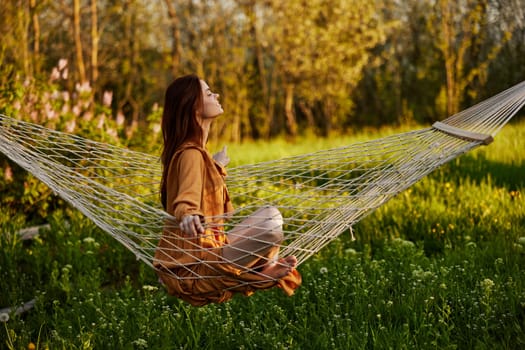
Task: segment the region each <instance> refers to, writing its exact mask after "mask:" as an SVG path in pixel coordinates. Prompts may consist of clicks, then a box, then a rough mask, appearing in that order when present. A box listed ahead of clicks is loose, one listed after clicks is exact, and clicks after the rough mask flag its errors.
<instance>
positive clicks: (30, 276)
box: [0, 122, 525, 349]
mask: <svg viewBox="0 0 525 350" xmlns="http://www.w3.org/2000/svg"><path fill="white" fill-rule="evenodd" d="M391 131H392V132H395V130H391ZM383 133H388V130H385V131H383ZM377 136H378V134H373V133H370V134H369V135H368V137H369V138H375V137H377ZM364 138H365V135H364V134H363V135H357V136H356V137H355V138H354V137H343V136H341V137H337V138H332V139H330V140H326V139H313V138H305V139H301V140H297V142H295V143H293V144H290V143H286V142H285V141H282V140H280V141H275V142H272V143H266V144H262V143H258V144H255V143H254V144H247V145H243V146H242V147H241V146H232V147H230V148H229V151H230V155H231V157H232V158H233V159H237V160H234V163H233V164H234V165H235V164H236V162H237V164H239V163H252V162H258V161H262V160H266V159H271V158H273V157H277V156H285V155H289V154H298V153H304V152H310V151H314V150H316V149H319V148H328V147H332V146H339V145H342V144H346V143H351V142H354V141H355V140H356V139H359V140H361V139H364ZM524 149H525V122H519V123H514V124H511V125H508V126H506V127H505V128H504V129H503V130H502V132H501V133H500V134H499V135H498V136H497V137H496V140H495V142H494V143H493V144H491V145H490V146H489V147H484V148H481V149H478V150H476V151H474V152H472V153H469V154H467V155H465V156H463V157H461V158H459V159H458V160H455V161H453V162H452V163H450V164H448V165H446V166H445V167H443V168H441V169H439V170H437V171H436V172H434V173H433V174H431V175H430V176H428V177H427V178H425V179H424V180H423V181H421V182H419V183H417V184H416V185H415V186H413V187H412V188H410V190H408V191H406V192H404V193H402V194H400V195H399V196H397V197H396V198H395V199H393V200H392V201H390V202H389V203H388V204H386V205H385V206H383V207H381V208H380V209H379V210H377V211H376V212H374V213H373V214H372V215H370V216H369V217H367V218H365V219H364V220H363V221H361V222H360V223H359V224H358V225H357V226H356V227H354V230H355V234H356V237H357V240H356V241H351V240H350V235H349V234H343V235H342V236H341V237H340V238H338V239H337V240H336V241H335V242H333V243H332V244H330V245H329V246H328V247H326V248H324V249H323V250H322V251H321V252H319V253H318V254H317V255H315V256H314V257H312V258H311V259H310V260H308V261H307V262H306V263H305V264H303V265H301V267H300V271H301V273H302V275H303V281H304V282H303V285H302V286H301V288H300V289H299V290H298V291H297V293H296V295H295V296H293V297H286V296H285V295H284V294H283V293H282V292H281V291H279V290H271V291H267V292H260V293H256V294H255V295H254V296H252V297H250V298H245V297H236V298H234V300H232V301H231V302H229V303H226V304H221V305H210V306H207V307H204V308H195V307H191V306H188V305H186V304H184V303H182V302H180V301H179V300H177V299H175V298H172V297H169V296H167V295H166V294H165V292H164V291H163V290H162V289H161V288H159V285H158V283H157V282H156V280H157V279H156V276H155V274H154V273H153V271H152V270H151V269H149V268H148V267H146V266H145V265H144V264H141V263H140V262H137V261H136V260H135V258H134V256H133V255H132V254H131V253H130V252H129V251H127V250H126V249H125V248H123V247H122V246H120V245H119V244H118V243H117V242H116V241H114V240H113V239H112V238H111V237H110V236H109V235H107V234H104V233H102V232H101V231H100V230H99V229H97V228H96V227H94V225H93V224H92V223H90V222H89V221H88V220H87V219H85V218H83V217H81V216H80V215H79V214H78V213H77V212H75V211H74V210H69V209H68V210H65V211H60V212H59V211H57V212H55V213H54V214H53V215H52V216H51V217H50V218H49V222H50V224H51V228H50V229H49V230H46V231H45V232H42V233H41V235H40V236H39V237H38V238H37V239H36V240H33V241H31V242H27V241H26V242H22V241H20V240H19V239H18V238H17V236H16V234H15V232H16V231H17V230H18V229H19V228H20V227H19V226H18V225H17V224H14V223H12V224H11V225H8V224H5V225H3V226H2V227H1V228H0V229H1V237H0V281H1V282H0V283H1V284H2V288H1V290H2V293H1V294H0V307H4V306H7V305H15V304H19V303H21V302H23V301H27V300H30V299H32V298H36V301H37V302H36V306H35V308H34V309H33V310H31V311H30V312H27V313H25V314H23V315H21V316H13V317H12V318H11V319H10V320H9V321H8V322H7V323H4V324H0V326H1V329H0V348H8V349H27V348H28V345H29V344H32V345H34V346H35V347H36V348H39V349H46V348H49V349H91V348H95V349H120V348H122V349H146V348H149V349H194V348H199V349H519V348H524V347H525V215H524V214H525V203H524V200H523V196H524V195H525V193H524V192H525V190H524V187H525V186H524V185H525V176H524V174H525V153H524V152H523V150H524ZM0 215H1V214H0ZM66 218H67V220H66ZM2 222H8V220H3V221H2ZM66 222H68V224H66Z"/></svg>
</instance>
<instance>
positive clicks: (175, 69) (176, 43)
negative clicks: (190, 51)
mask: <svg viewBox="0 0 525 350" xmlns="http://www.w3.org/2000/svg"><path fill="white" fill-rule="evenodd" d="M165 3H166V6H167V8H168V17H169V20H170V30H171V36H172V40H173V44H172V46H171V73H172V74H173V77H176V76H178V75H179V68H180V57H181V53H182V45H181V42H180V26H179V19H178V17H177V9H176V8H175V6H174V5H173V3H172V2H171V0H165Z"/></svg>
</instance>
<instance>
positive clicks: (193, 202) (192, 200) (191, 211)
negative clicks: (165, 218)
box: [173, 148, 205, 220]
mask: <svg viewBox="0 0 525 350" xmlns="http://www.w3.org/2000/svg"><path fill="white" fill-rule="evenodd" d="M176 166H177V172H176V173H177V175H178V176H177V178H176V179H173V181H177V183H178V186H177V187H178V192H177V195H176V196H175V200H174V201H173V208H174V209H173V211H174V213H173V215H174V216H175V217H176V218H177V220H181V219H182V217H183V216H184V215H200V216H204V214H203V213H202V209H201V208H202V204H201V200H202V191H203V179H204V169H205V164H204V159H203V157H202V154H201V152H200V151H199V150H196V149H191V148H190V149H187V150H184V151H183V152H182V153H181V155H180V156H179V159H178V161H177V164H176Z"/></svg>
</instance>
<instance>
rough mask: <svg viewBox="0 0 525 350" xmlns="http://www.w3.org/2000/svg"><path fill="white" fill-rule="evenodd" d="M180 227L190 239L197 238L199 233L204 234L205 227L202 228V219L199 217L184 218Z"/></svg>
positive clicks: (187, 216) (189, 216) (188, 216)
mask: <svg viewBox="0 0 525 350" xmlns="http://www.w3.org/2000/svg"><path fill="white" fill-rule="evenodd" d="M179 227H180V229H181V230H182V232H184V233H185V234H186V235H188V236H190V237H195V236H197V235H198V234H199V233H204V226H202V223H201V217H200V216H199V215H186V216H184V217H183V218H182V220H181V222H180V224H179Z"/></svg>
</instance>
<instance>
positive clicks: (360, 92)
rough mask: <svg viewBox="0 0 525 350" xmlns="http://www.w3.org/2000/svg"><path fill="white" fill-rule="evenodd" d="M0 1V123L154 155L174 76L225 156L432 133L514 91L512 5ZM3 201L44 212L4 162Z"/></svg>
mask: <svg viewBox="0 0 525 350" xmlns="http://www.w3.org/2000/svg"><path fill="white" fill-rule="evenodd" d="M0 2H1V8H2V21H0V113H3V114H6V115H8V116H12V117H15V118H19V119H23V120H27V121H32V122H35V123H38V124H42V125H45V126H48V127H51V128H55V129H58V130H65V131H67V132H72V133H76V134H79V135H82V136H85V137H88V138H91V139H95V140H100V141H103V142H111V143H114V144H119V145H123V146H127V147H131V148H135V149H139V150H141V151H144V152H149V153H154V154H155V153H157V154H158V153H159V148H160V146H161V133H160V117H161V114H162V103H163V94H164V90H165V88H166V86H167V85H168V84H169V83H170V82H171V81H172V80H173V79H174V77H177V76H180V75H182V74H187V73H196V74H198V75H199V76H201V77H203V78H204V79H205V80H206V81H207V82H208V84H209V85H210V86H211V88H212V89H213V90H214V91H216V92H218V93H219V94H220V100H221V103H222V105H223V107H224V109H225V111H226V113H225V116H223V117H222V118H219V119H218V120H217V121H216V123H215V124H214V127H213V128H212V132H211V136H210V139H211V140H220V142H224V143H240V142H243V141H247V140H269V139H272V138H276V137H285V138H286V139H287V140H293V139H294V138H296V137H298V136H301V135H306V136H308V135H319V136H323V137H326V136H331V135H334V134H349V133H355V132H357V131H363V129H365V128H367V127H374V128H377V127H382V126H385V125H388V126H399V125H403V126H407V125H408V126H410V125H415V124H424V125H429V124H430V123H431V122H433V121H435V120H441V119H443V118H445V117H446V116H449V115H451V114H453V113H455V112H458V111H459V110H461V109H463V108H464V107H466V106H469V105H472V104H473V103H475V102H478V101H480V100H482V99H484V98H486V97H489V96H491V95H493V94H495V93H496V92H499V91H501V90H503V89H505V88H507V87H510V86H511V85H513V84H515V83H517V82H520V81H522V80H524V79H525V65H524V64H523V62H524V61H523V57H525V14H524V9H525V0H497V1H495V0H490V1H489V0H480V1H473V0H459V1H448V0H403V1H402V0H373V1H371V0H331V1H330V0H309V1H304V0H288V1H280V0H260V1H257V0H221V1H218V0H217V1H209V0H208V1H204V0H180V1H172V0H162V1H160V0H159V1H146V0H60V1H50V0H41V1H38V0H12V1H8V0H0ZM14 179H18V180H17V181H15V180H14ZM0 190H1V191H2V193H3V195H2V197H1V199H0V204H2V207H4V208H9V209H6V211H12V213H11V214H12V215H15V213H21V212H22V213H24V215H27V216H29V217H33V218H38V217H42V218H43V217H45V215H46V214H47V212H48V211H49V210H50V209H51V208H52V207H53V205H54V204H53V203H54V202H55V199H53V198H54V196H52V193H50V192H49V190H48V189H47V188H46V187H45V185H43V184H41V183H40V182H39V181H37V180H36V179H34V178H33V177H32V176H31V175H28V174H26V173H25V172H23V171H22V170H21V169H19V168H17V167H16V166H15V165H14V164H13V163H11V162H9V161H8V160H7V158H5V157H4V156H0ZM36 203H38V204H39V206H35V204H36ZM35 208H36V209H35ZM35 210H36V211H38V212H39V214H38V215H36V216H35V215H34V214H36V213H35ZM8 216H9V215H8ZM37 221H38V220H37Z"/></svg>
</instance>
